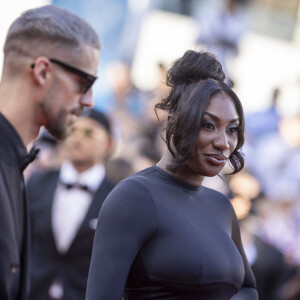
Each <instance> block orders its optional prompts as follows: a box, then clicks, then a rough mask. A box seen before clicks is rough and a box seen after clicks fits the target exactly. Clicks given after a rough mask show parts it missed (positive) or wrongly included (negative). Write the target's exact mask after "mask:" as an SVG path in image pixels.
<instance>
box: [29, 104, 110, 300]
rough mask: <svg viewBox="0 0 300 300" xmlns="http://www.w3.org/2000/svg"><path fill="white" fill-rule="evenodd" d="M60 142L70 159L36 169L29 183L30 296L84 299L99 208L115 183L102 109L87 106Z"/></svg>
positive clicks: (37, 299) (68, 299) (107, 123)
mask: <svg viewBox="0 0 300 300" xmlns="http://www.w3.org/2000/svg"><path fill="white" fill-rule="evenodd" d="M61 147H66V149H65V150H63V151H65V152H66V155H67V156H68V160H67V161H65V162H63V164H62V166H61V168H60V170H49V171H45V172H42V173H38V172H37V173H34V174H33V175H32V176H31V177H30V178H29V180H28V183H27V193H28V201H29V203H30V216H31V220H30V221H31V232H32V247H31V261H32V267H31V284H32V289H31V293H30V300H41V299H64V300H79V299H82V300H83V299H84V297H85V289H86V281H87V276H88V270H89V265H90V257H91V253H92V245H93V239H94V233H95V229H96V224H97V218H98V214H99V210H100V207H101V205H102V203H103V201H104V199H105V198H106V196H107V195H108V193H109V192H110V191H111V189H112V188H113V186H114V184H113V183H112V182H111V181H110V180H109V179H108V178H107V177H106V175H105V174H106V171H105V167H104V163H105V160H106V158H107V157H108V156H109V154H110V153H111V149H112V138H111V128H110V122H109V120H108V118H107V117H106V115H104V114H102V113H100V112H98V111H96V110H93V109H89V110H87V111H85V112H84V113H83V115H82V116H81V117H79V118H78V120H77V121H76V122H75V124H74V126H73V127H72V130H71V133H70V136H69V137H68V138H67V139H66V141H65V145H62V146H61Z"/></svg>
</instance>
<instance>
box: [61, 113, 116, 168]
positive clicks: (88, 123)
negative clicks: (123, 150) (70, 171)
mask: <svg viewBox="0 0 300 300" xmlns="http://www.w3.org/2000/svg"><path fill="white" fill-rule="evenodd" d="M64 147H65V149H64V151H65V154H66V158H67V159H68V160H69V161H70V162H71V163H72V165H73V166H74V168H75V169H76V171H77V172H78V173H83V172H85V171H86V170H88V169H90V168H92V167H93V166H94V165H96V164H103V165H104V164H105V162H106V160H107V158H108V157H109V156H110V154H111V153H112V149H113V139H112V128H111V123H110V120H109V118H108V117H107V116H106V115H105V114H104V113H102V112H100V111H97V110H95V109H92V108H90V109H86V110H84V112H83V113H82V115H81V116H80V117H79V118H78V119H77V120H76V122H75V123H74V124H73V126H72V127H71V129H70V133H69V135H68V137H67V139H66V141H65V145H64Z"/></svg>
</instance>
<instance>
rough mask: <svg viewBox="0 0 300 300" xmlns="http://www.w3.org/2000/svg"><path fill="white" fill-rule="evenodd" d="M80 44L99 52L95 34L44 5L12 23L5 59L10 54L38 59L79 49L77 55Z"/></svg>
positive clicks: (64, 12)
mask: <svg viewBox="0 0 300 300" xmlns="http://www.w3.org/2000/svg"><path fill="white" fill-rule="evenodd" d="M82 44H87V45H89V46H92V47H94V48H96V49H100V40H99V37H98V35H97V33H96V32H95V30H94V29H93V28H92V27H91V26H90V25H89V24H88V23H87V22H86V21H85V20H83V19H82V18H80V17H79V16H78V15H76V14H74V13H72V12H71V11H69V10H67V9H64V8H62V7H58V6H54V5H46V6H42V7H39V8H35V9H30V10H27V11H25V12H24V13H22V14H21V16H20V17H18V18H17V19H16V20H15V21H14V22H13V23H12V25H11V26H10V28H9V30H8V33H7V36H6V41H5V44H4V58H5V57H6V56H8V55H10V54H11V53H14V54H17V55H18V54H23V55H29V56H32V57H37V56H39V55H48V53H49V51H53V50H54V51H55V50H56V49H57V50H58V51H66V52H68V51H69V50H71V49H72V50H75V51H76V49H78V51H79V53H80V50H81V46H82ZM70 54H71V53H70Z"/></svg>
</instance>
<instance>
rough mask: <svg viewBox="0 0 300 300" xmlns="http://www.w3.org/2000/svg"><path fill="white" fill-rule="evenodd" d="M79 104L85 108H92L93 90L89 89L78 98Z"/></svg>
mask: <svg viewBox="0 0 300 300" xmlns="http://www.w3.org/2000/svg"><path fill="white" fill-rule="evenodd" d="M80 104H81V105H82V106H85V107H93V106H94V97H93V89H92V88H90V89H89V90H88V91H87V92H86V93H85V94H83V95H82V97H81V98H80Z"/></svg>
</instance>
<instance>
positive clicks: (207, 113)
mask: <svg viewBox="0 0 300 300" xmlns="http://www.w3.org/2000/svg"><path fill="white" fill-rule="evenodd" d="M204 115H208V116H209V117H211V118H212V119H214V120H216V121H218V120H219V117H217V116H216V115H214V114H212V113H209V112H207V111H205V112H204ZM237 121H240V118H236V119H232V120H230V121H229V122H230V123H234V122H237Z"/></svg>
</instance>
